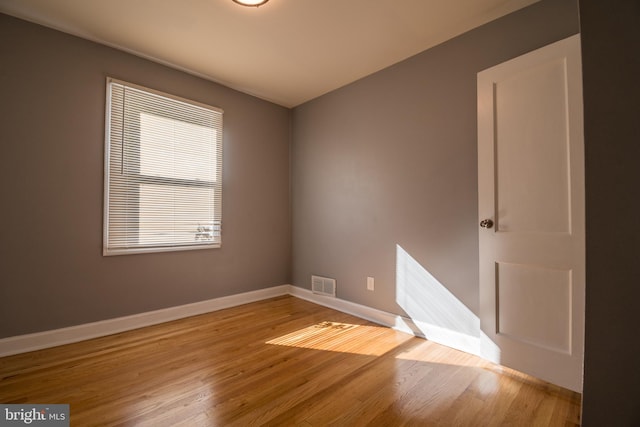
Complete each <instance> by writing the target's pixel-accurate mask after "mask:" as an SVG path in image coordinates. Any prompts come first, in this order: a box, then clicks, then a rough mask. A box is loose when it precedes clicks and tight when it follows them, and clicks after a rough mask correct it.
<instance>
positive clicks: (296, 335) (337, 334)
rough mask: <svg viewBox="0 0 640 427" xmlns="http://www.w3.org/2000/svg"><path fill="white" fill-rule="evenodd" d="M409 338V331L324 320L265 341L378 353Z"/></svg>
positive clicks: (290, 345) (296, 345) (275, 343)
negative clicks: (406, 332) (404, 332)
mask: <svg viewBox="0 0 640 427" xmlns="http://www.w3.org/2000/svg"><path fill="white" fill-rule="evenodd" d="M409 339H411V336H410V335H406V334H403V333H400V332H397V331H394V330H392V329H389V328H385V327H380V326H368V325H355V324H350V323H340V322H329V321H325V322H320V323H318V324H315V325H312V326H309V327H307V328H304V329H300V330H298V331H295V332H292V333H290V334H287V335H283V336H281V337H278V338H274V339H272V340H270V341H267V342H266V344H271V345H282V346H288V347H298V348H307V349H312V350H325V351H337V352H342V353H353V354H361V355H366V356H381V355H383V354H385V353H386V352H388V351H390V350H393V349H394V348H396V347H397V346H399V345H400V344H402V343H403V342H405V341H407V340H409Z"/></svg>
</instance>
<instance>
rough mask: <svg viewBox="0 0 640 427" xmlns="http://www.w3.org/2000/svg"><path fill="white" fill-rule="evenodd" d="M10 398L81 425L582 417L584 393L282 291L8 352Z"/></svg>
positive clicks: (5, 372)
mask: <svg viewBox="0 0 640 427" xmlns="http://www.w3.org/2000/svg"><path fill="white" fill-rule="evenodd" d="M0 402H1V403H69V404H70V408H71V425H72V426H98V425H99V426H134V425H135V426H178V425H182V426H235V425H237V426H256V425H274V426H275V425H284V426H307V427H309V426H314V427H315V426H328V425H334V426H364V425H371V426H402V425H419V426H500V425H509V426H573V425H579V423H580V420H579V416H580V395H579V394H576V393H573V392H570V391H567V390H564V389H561V388H558V387H555V386H553V385H550V384H547V383H544V382H542V381H539V380H536V379H534V378H531V377H529V376H527V375H524V374H521V373H518V372H515V371H513V370H510V369H506V368H502V367H499V366H496V365H493V364H491V363H489V362H485V361H483V360H481V359H479V358H477V357H475V356H471V355H468V354H465V353H462V352H459V351H456V350H452V349H450V348H447V347H443V346H440V345H438V344H435V343H432V342H429V341H426V340H423V339H420V338H415V337H412V336H409V335H406V334H403V333H401V332H397V331H394V330H391V329H388V328H383V327H380V326H377V325H375V324H373V323H369V322H367V321H363V320H361V319H358V318H356V317H352V316H349V315H346V314H343V313H340V312H337V311H333V310H330V309H327V308H324V307H321V306H318V305H315V304H312V303H309V302H306V301H303V300H300V299H297V298H294V297H290V296H287V297H280V298H275V299H270V300H266V301H261V302H257V303H252V304H248V305H243V306H239V307H235V308H231V309H226V310H221V311H218V312H214V313H209V314H205V315H201V316H195V317H191V318H187V319H182V320H177V321H174V322H170V323H165V324H162V325H156V326H151V327H147V328H143V329H138V330H135V331H130V332H125V333H121V334H117V335H112V336H108V337H103V338H98V339H94V340H90V341H85V342H81V343H76V344H70V345H66V346H61V347H56V348H51V349H46V350H40V351H35V352H31V353H25V354H21V355H16V356H9V357H5V358H0Z"/></svg>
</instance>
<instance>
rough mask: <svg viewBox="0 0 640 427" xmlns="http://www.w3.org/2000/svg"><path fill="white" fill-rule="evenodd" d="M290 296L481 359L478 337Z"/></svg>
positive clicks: (301, 293)
mask: <svg viewBox="0 0 640 427" xmlns="http://www.w3.org/2000/svg"><path fill="white" fill-rule="evenodd" d="M289 294H291V295H293V296H294V297H297V298H300V299H303V300H307V301H310V302H313V303H315V304H318V305H322V306H325V307H329V308H332V309H334V310H338V311H341V312H343V313H347V314H351V315H353V316H356V317H360V318H362V319H366V320H369V321H371V322H374V323H377V324H379V325H382V326H387V327H390V328H393V329H396V330H399V331H402V332H406V333H408V334H412V335H415V336H417V337H421V338H426V339H428V340H430V341H433V342H437V343H438V344H442V345H445V346H447V347H451V348H455V349H456V350H460V351H464V352H466V353H471V354H474V355H476V356H480V353H481V351H480V336H477V337H476V336H473V335H467V334H463V333H460V332H457V331H452V330H450V329H446V328H442V327H440V326H436V325H432V324H429V323H425V322H421V321H418V320H413V319H410V318H408V317H404V316H399V315H397V314H393V313H389V312H386V311H382V310H378V309H375V308H371V307H367V306H365V305H360V304H356V303H353V302H349V301H345V300H342V299H339V298H332V297H326V296H323V295H318V294H314V293H312V292H311V291H310V290H308V289H303V288H298V287H296V286H291V290H290V291H289Z"/></svg>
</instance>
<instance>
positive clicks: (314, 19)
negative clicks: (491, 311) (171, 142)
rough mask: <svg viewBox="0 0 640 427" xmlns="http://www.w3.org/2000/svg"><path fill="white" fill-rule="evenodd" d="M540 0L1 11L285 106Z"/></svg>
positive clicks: (21, 6)
mask: <svg viewBox="0 0 640 427" xmlns="http://www.w3.org/2000/svg"><path fill="white" fill-rule="evenodd" d="M536 1H537V0H270V1H269V3H267V4H265V5H263V6H260V7H258V8H255V7H242V6H239V5H237V4H236V3H234V2H233V1H231V0H0V12H3V13H6V14H8V15H13V16H16V17H18V18H22V19H25V20H28V21H32V22H35V23H38V24H42V25H45V26H47V27H51V28H55V29H58V30H61V31H64V32H66V33H69V34H73V35H76V36H79V37H82V38H85V39H89V40H93V41H96V42H99V43H102V44H105V45H108V46H112V47H115V48H118V49H121V50H124V51H127V52H130V53H133V54H135V55H138V56H141V57H144V58H148V59H151V60H153V61H156V62H159V63H162V64H166V65H169V66H171V67H174V68H178V69H180V70H183V71H186V72H189V73H191V74H195V75H197V76H200V77H204V78H206V79H209V80H212V81H215V82H218V83H221V84H224V85H226V86H229V87H231V88H234V89H237V90H240V91H243V92H245V93H248V94H251V95H255V96H257V97H260V98H262V99H266V100H268V101H272V102H274V103H277V104H280V105H283V106H285V107H294V106H296V105H299V104H302V103H304V102H306V101H308V100H310V99H313V98H315V97H317V96H320V95H322V94H324V93H327V92H329V91H331V90H333V89H337V88H339V87H341V86H344V85H346V84H348V83H351V82H353V81H355V80H357V79H359V78H361V77H364V76H366V75H369V74H372V73H374V72H376V71H378V70H380V69H383V68H385V67H388V66H390V65H392V64H395V63H397V62H399V61H401V60H403V59H405V58H408V57H410V56H412V55H415V54H417V53H419V52H421V51H423V50H426V49H428V48H430V47H433V46H435V45H437V44H439V43H442V42H443V41H445V40H448V39H450V38H452V37H455V36H457V35H459V34H462V33H464V32H466V31H468V30H470V29H472V28H475V27H477V26H479V25H482V24H484V23H486V22H489V21H491V20H494V19H496V18H499V17H500V16H503V15H506V14H508V13H511V12H513V11H515V10H518V9H520V8H522V7H525V6H528V5H530V4H532V3H535V2H536Z"/></svg>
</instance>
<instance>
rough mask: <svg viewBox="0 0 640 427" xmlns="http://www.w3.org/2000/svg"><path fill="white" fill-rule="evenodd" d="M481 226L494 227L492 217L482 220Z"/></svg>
mask: <svg viewBox="0 0 640 427" xmlns="http://www.w3.org/2000/svg"><path fill="white" fill-rule="evenodd" d="M480 227H482V228H491V227H493V221H492V220H490V219H483V220H482V221H480Z"/></svg>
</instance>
